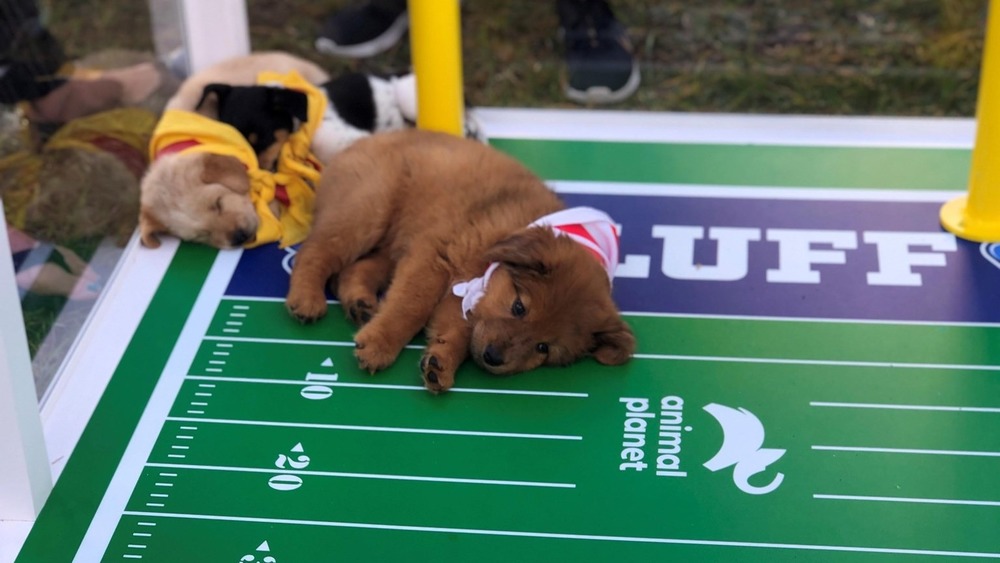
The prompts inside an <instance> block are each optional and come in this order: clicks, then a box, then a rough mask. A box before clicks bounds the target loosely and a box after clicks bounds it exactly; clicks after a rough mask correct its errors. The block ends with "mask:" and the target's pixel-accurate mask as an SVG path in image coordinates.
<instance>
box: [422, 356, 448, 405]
mask: <svg viewBox="0 0 1000 563" xmlns="http://www.w3.org/2000/svg"><path fill="white" fill-rule="evenodd" d="M420 376H421V377H422V378H423V380H424V387H426V388H427V390H428V391H430V392H431V393H434V394H435V395H437V394H438V393H443V392H444V391H447V390H449V389H451V387H452V385H454V384H455V368H454V367H453V366H449V365H447V363H446V362H445V361H443V360H442V359H441V358H439V357H438V356H437V355H436V354H435V353H434V351H433V350H431V349H428V350H427V351H426V352H424V357H423V358H421V359H420Z"/></svg>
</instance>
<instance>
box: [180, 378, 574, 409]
mask: <svg viewBox="0 0 1000 563" xmlns="http://www.w3.org/2000/svg"><path fill="white" fill-rule="evenodd" d="M186 377H187V379H192V380H197V381H232V382H236V383H266V384H273V385H302V386H309V385H320V384H321V385H324V386H326V387H356V388H359V389H392V390H401V391H426V389H425V388H424V387H421V386H419V385H380V384H377V383H345V382H343V381H322V382H321V383H317V382H316V381H306V380H304V379H303V380H301V381H296V380H293V379H255V378H252V377H215V376H211V375H188V376H186ZM449 393H483V394H489V395H534V396H539V397H574V398H581V399H586V398H587V397H589V396H590V395H589V394H587V393H570V392H564V391H521V390H517V389H473V388H469V387H452V388H451V390H450V391H449ZM192 404H193V403H192Z"/></svg>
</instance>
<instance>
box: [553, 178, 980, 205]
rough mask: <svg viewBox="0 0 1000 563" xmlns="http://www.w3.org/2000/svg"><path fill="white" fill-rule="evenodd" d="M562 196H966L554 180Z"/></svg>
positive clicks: (907, 198)
mask: <svg viewBox="0 0 1000 563" xmlns="http://www.w3.org/2000/svg"><path fill="white" fill-rule="evenodd" d="M546 183H547V184H549V185H550V186H551V187H552V188H553V189H554V190H555V191H556V192H558V193H571V194H599V195H614V196H617V195H627V196H659V197H694V198H702V199H705V198H714V199H778V200H807V201H886V202H896V201H903V202H917V203H924V202H926V203H944V202H945V201H948V200H949V199H952V198H954V197H955V196H959V195H962V193H963V192H962V191H958V190H893V189H879V188H836V187H834V188H810V187H805V186H801V187H798V186H795V187H792V186H745V185H744V186H741V185H737V184H655V183H653V184H647V183H639V182H602V181H576V180H550V181H548V182H546Z"/></svg>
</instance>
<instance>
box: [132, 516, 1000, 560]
mask: <svg viewBox="0 0 1000 563" xmlns="http://www.w3.org/2000/svg"><path fill="white" fill-rule="evenodd" d="M123 514H124V515H125V516H148V517H156V518H177V519H185V520H209V521H218V522H246V523H254V524H290V525H296V526H321V527H327V528H353V529H366V530H389V531H397V532H428V533H437V534H467V535H477V536H500V537H518V538H541V539H553V540H589V541H607V542H622V543H651V544H673V545H704V546H713V547H750V548H764V549H790V550H800V551H834V552H851V553H888V554H900V555H935V556H942V557H972V558H979V559H1000V553H982V552H974V551H943V550H929V549H899V548H888V547H862V546H842V545H810V544H795V543H765V542H738V541H722V540H693V539H682V538H650V537H634V536H599V535H593V534H564V533H552V532H524V531H516V530H486V529H476V528H445V527H433V526H403V525H393V524H366V523H362V522H331V521H321V520H294V519H288V518H257V517H251V516H214V515H207V514H182V513H176V512H136V511H125V512H124V513H123Z"/></svg>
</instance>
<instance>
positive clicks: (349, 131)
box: [195, 73, 417, 169]
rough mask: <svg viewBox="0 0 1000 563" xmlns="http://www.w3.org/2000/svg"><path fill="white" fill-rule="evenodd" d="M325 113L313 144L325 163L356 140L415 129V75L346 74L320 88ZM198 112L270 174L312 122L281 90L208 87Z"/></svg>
mask: <svg viewBox="0 0 1000 563" xmlns="http://www.w3.org/2000/svg"><path fill="white" fill-rule="evenodd" d="M320 88H322V89H323V90H324V91H325V92H326V96H327V102H328V105H327V111H325V112H324V114H323V122H322V123H321V124H320V125H319V127H318V128H317V130H316V133H315V135H314V136H313V140H312V150H313V153H314V154H315V155H316V156H317V158H319V159H320V161H322V162H325V161H327V160H328V159H329V158H330V157H332V156H333V155H334V154H336V153H337V152H340V151H341V150H343V149H345V148H347V147H348V146H349V145H350V144H351V143H353V142H355V141H357V140H358V139H360V138H362V137H365V136H368V135H371V134H373V133H378V132H381V131H393V130H396V129H402V128H404V127H410V126H413V125H414V124H415V123H416V112H417V108H416V82H415V80H414V77H413V75H412V74H406V75H401V76H393V77H388V78H381V77H378V76H374V75H368V74H362V73H347V74H344V75H342V76H339V77H337V78H335V79H333V80H330V81H328V82H326V83H324V84H321V85H320ZM195 111H197V112H199V113H202V114H204V115H207V116H210V117H212V118H214V119H217V120H219V121H222V122H223V123H227V124H229V125H232V126H233V127H235V128H236V129H237V130H238V131H239V132H240V133H241V134H242V135H243V137H244V138H246V139H247V141H248V142H249V143H250V145H251V146H252V147H253V149H254V152H256V153H257V156H258V159H259V160H260V166H261V167H262V168H265V169H272V168H273V165H274V163H275V162H276V161H277V156H278V154H279V150H280V147H281V143H283V142H284V141H285V140H286V139H287V138H288V136H289V135H291V134H292V133H293V132H294V131H295V130H296V129H297V128H298V127H299V126H300V125H301V123H302V122H303V121H305V120H306V119H307V116H308V100H307V98H306V95H305V94H304V93H302V92H298V91H295V90H291V89H288V88H282V87H279V86H234V85H231V84H208V85H207V86H205V89H204V92H203V93H202V97H201V100H199V102H198V104H197V107H196V109H195Z"/></svg>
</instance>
